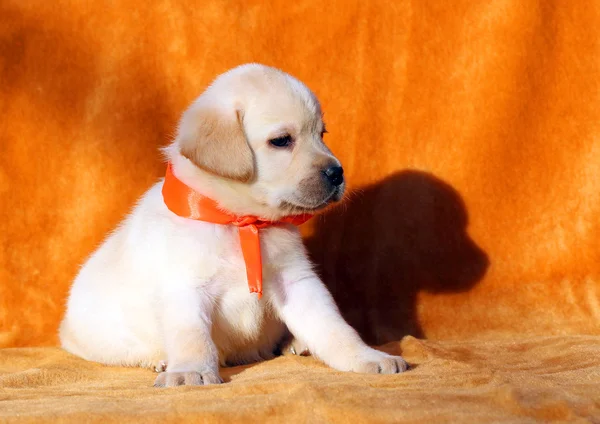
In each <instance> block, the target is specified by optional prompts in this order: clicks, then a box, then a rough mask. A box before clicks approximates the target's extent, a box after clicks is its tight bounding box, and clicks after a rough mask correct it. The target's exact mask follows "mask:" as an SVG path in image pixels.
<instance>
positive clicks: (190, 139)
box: [179, 107, 254, 182]
mask: <svg viewBox="0 0 600 424" xmlns="http://www.w3.org/2000/svg"><path fill="white" fill-rule="evenodd" d="M186 115H187V116H185V117H184V119H182V125H181V128H180V131H179V146H180V149H181V154H182V155H183V156H185V157H186V158H188V159H189V160H191V161H192V162H193V163H194V164H196V166H198V167H199V168H201V169H203V170H205V171H207V172H210V173H212V174H216V175H219V176H221V177H225V178H230V179H233V180H237V181H241V182H248V181H249V180H250V179H251V178H252V177H253V175H254V157H253V154H252V150H251V149H250V146H249V145H248V140H247V139H246V135H245V134H244V129H243V127H242V119H241V112H240V111H239V110H232V111H228V112H224V111H220V110H216V109H213V108H208V107H201V108H196V109H192V110H189V111H188V112H186Z"/></svg>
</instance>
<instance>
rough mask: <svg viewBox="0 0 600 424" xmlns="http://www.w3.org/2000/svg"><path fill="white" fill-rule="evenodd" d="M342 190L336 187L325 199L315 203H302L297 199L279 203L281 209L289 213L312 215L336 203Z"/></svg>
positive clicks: (340, 196)
mask: <svg viewBox="0 0 600 424" xmlns="http://www.w3.org/2000/svg"><path fill="white" fill-rule="evenodd" d="M343 193H344V191H343V189H342V188H341V187H336V188H334V189H333V191H332V192H331V193H329V194H328V195H327V196H326V197H325V199H323V200H321V201H320V202H317V203H311V202H302V201H299V200H297V199H293V200H292V199H285V200H282V201H281V203H280V207H281V208H282V209H287V210H289V211H290V213H294V214H301V213H313V212H317V211H319V210H321V209H324V208H325V207H327V206H328V205H330V204H332V203H335V202H338V201H339V200H340V199H341V198H342V196H343Z"/></svg>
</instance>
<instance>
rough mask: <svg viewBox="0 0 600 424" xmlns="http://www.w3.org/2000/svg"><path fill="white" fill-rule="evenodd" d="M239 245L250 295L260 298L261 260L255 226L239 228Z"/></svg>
mask: <svg viewBox="0 0 600 424" xmlns="http://www.w3.org/2000/svg"><path fill="white" fill-rule="evenodd" d="M238 229H239V233H240V244H241V246H242V254H243V255H244V262H245V264H246V276H247V277H248V288H249V289H250V293H257V294H258V298H259V299H260V298H261V297H262V291H263V290H262V258H261V254H260V238H259V237H258V228H257V227H256V225H247V226H244V227H239V228H238Z"/></svg>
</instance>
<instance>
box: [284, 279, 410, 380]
mask: <svg viewBox="0 0 600 424" xmlns="http://www.w3.org/2000/svg"><path fill="white" fill-rule="evenodd" d="M284 281H285V278H284ZM274 304H275V307H276V308H277V310H278V311H279V314H280V316H281V318H282V320H283V321H284V322H285V324H286V325H287V327H288V329H289V330H290V332H291V333H292V334H293V335H294V337H296V338H298V339H299V340H300V341H302V342H304V343H305V344H306V345H307V346H308V348H309V350H310V352H311V353H312V354H313V355H315V356H317V357H319V358H320V359H322V360H323V361H324V362H325V363H326V364H327V365H329V366H331V367H332V368H335V369H338V370H340V371H354V372H361V373H382V374H394V373H398V372H402V371H405V370H406V369H407V368H408V365H407V363H406V362H405V361H404V359H402V357H400V356H392V355H388V354H386V353H383V352H380V351H378V350H375V349H373V348H371V347H369V346H367V345H366V344H365V343H364V342H363V341H362V340H361V338H360V336H359V335H358V333H357V332H356V331H355V330H354V329H353V328H352V327H350V325H348V323H346V321H344V319H343V318H342V316H341V314H340V312H339V310H338V308H337V306H336V305H335V302H334V300H333V297H332V296H331V294H330V293H329V291H328V290H327V289H326V288H325V286H324V285H323V283H322V282H321V280H320V279H319V278H318V277H317V276H316V275H311V276H309V277H306V278H303V279H301V280H298V281H294V282H291V283H290V282H285V283H284V284H283V285H282V290H281V291H280V292H279V293H276V294H275V296H274Z"/></svg>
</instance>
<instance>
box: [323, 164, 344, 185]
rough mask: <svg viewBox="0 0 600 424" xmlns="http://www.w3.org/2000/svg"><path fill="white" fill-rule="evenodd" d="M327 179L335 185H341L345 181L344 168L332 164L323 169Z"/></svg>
mask: <svg viewBox="0 0 600 424" xmlns="http://www.w3.org/2000/svg"><path fill="white" fill-rule="evenodd" d="M323 173H324V174H325V176H326V177H327V180H328V181H329V182H330V183H331V184H332V185H334V186H336V187H337V186H339V185H340V184H342V183H343V182H344V170H343V169H342V167H341V166H331V167H329V168H327V169H326V170H325V171H323Z"/></svg>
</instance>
